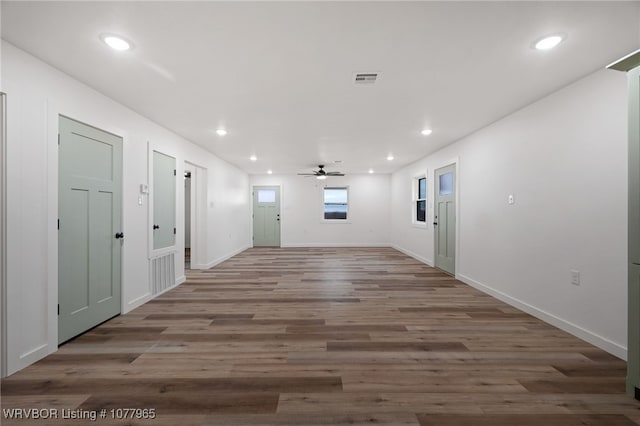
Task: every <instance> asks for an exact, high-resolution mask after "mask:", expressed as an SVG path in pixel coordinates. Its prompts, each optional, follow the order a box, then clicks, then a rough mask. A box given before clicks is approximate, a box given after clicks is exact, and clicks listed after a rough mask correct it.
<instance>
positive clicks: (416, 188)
mask: <svg viewBox="0 0 640 426" xmlns="http://www.w3.org/2000/svg"><path fill="white" fill-rule="evenodd" d="M413 221H414V222H415V223H426V221H427V177H426V176H419V177H417V178H415V179H414V185H413Z"/></svg>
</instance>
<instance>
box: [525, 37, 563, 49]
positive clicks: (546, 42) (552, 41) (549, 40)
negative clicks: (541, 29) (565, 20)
mask: <svg viewBox="0 0 640 426" xmlns="http://www.w3.org/2000/svg"><path fill="white" fill-rule="evenodd" d="M565 38H566V36H565V35H564V34H552V35H548V36H544V37H542V38H540V39H538V40H536V41H535V42H534V43H533V47H534V48H535V49H538V50H549V49H553V48H554V47H556V46H557V45H558V44H560V43H561V42H562V41H563V40H564V39H565Z"/></svg>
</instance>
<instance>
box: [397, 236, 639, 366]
mask: <svg viewBox="0 0 640 426" xmlns="http://www.w3.org/2000/svg"><path fill="white" fill-rule="evenodd" d="M391 247H393V248H394V249H396V250H398V251H399V252H402V253H404V254H406V255H407V256H411V257H413V258H414V259H416V260H419V261H420V262H422V263H425V264H427V265H429V266H433V261H432V260H430V259H426V258H424V257H422V256H420V255H418V254H416V253H414V252H412V251H411V250H407V249H404V248H402V247H400V246H398V245H395V244H393V245H392V246H391ZM456 279H458V280H460V281H462V282H463V283H465V284H467V285H470V286H471V287H473V288H475V289H477V290H480V291H481V292H483V293H486V294H489V295H491V296H493V297H495V298H496V299H498V300H500V301H502V302H504V303H506V304H508V305H511V306H513V307H515V308H518V309H520V310H521V311H523V312H526V313H528V314H529V315H532V316H534V317H536V318H538V319H540V320H542V321H544V322H546V323H548V324H551V325H553V326H555V327H558V328H559V329H560V330H563V331H566V332H567V333H569V334H572V335H574V336H576V337H578V338H580V339H582V340H584V341H586V342H588V343H591V344H592V345H594V346H597V347H599V348H600V349H602V350H604V351H607V352H609V353H610V354H612V355H615V356H617V357H618V358H621V359H623V360H625V361H626V359H627V348H626V347H624V346H622V345H620V344H618V343H615V342H612V341H611V340H609V339H607V338H605V337H602V336H600V335H598V334H596V333H593V332H591V331H589V330H586V329H584V328H582V327H580V326H578V325H576V324H573V323H571V322H569V321H566V320H564V319H562V318H559V317H557V316H555V315H553V314H550V313H548V312H545V311H543V310H542V309H539V308H537V307H535V306H533V305H530V304H528V303H526V302H523V301H522V300H519V299H516V298H515V297H512V296H509V295H508V294H506V293H503V292H501V291H498V290H496V289H494V288H492V287H490V286H488V285H486V284H482V283H480V282H478V281H476V280H474V279H473V278H470V277H467V276H466V275H463V274H456Z"/></svg>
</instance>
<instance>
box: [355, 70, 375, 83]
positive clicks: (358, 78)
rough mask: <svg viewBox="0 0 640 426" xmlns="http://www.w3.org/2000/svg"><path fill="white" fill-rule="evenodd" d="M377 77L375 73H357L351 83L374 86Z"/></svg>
mask: <svg viewBox="0 0 640 426" xmlns="http://www.w3.org/2000/svg"><path fill="white" fill-rule="evenodd" d="M378 75H379V73H377V72H359V73H356V74H354V78H353V82H354V83H355V84H375V82H376V80H377V79H378Z"/></svg>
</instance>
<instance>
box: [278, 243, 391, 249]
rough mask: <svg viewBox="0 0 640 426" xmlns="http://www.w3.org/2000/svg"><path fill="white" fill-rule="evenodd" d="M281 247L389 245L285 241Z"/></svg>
mask: <svg viewBox="0 0 640 426" xmlns="http://www.w3.org/2000/svg"><path fill="white" fill-rule="evenodd" d="M281 247H282V248H296V247H300V248H307V247H311V248H313V247H318V248H324V247H391V245H390V244H389V243H286V244H281Z"/></svg>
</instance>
